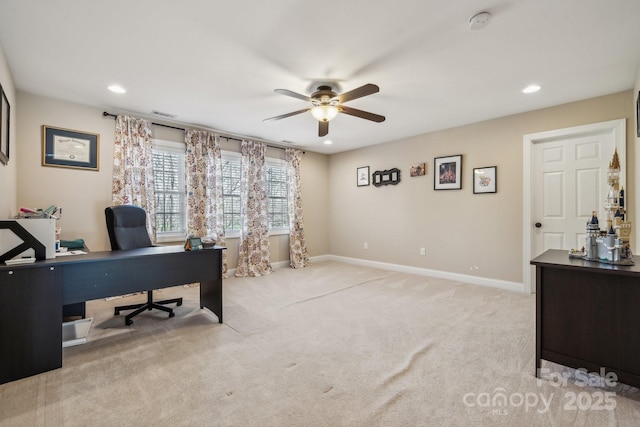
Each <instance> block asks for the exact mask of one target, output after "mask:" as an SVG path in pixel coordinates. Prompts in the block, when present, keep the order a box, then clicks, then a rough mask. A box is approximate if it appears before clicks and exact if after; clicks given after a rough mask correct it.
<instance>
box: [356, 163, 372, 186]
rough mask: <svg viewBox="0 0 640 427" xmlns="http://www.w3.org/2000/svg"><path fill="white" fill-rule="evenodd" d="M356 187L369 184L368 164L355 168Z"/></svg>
mask: <svg viewBox="0 0 640 427" xmlns="http://www.w3.org/2000/svg"><path fill="white" fill-rule="evenodd" d="M356 176H357V182H358V187H364V186H367V185H369V166H362V167H359V168H358V169H356Z"/></svg>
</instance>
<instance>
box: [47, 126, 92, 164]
mask: <svg viewBox="0 0 640 427" xmlns="http://www.w3.org/2000/svg"><path fill="white" fill-rule="evenodd" d="M99 145H100V135H99V134H97V133H87V132H80V131H77V130H71V129H60V128H54V127H51V126H42V165H43V166H56V167H61V168H74V169H87V170H94V171H97V170H98V168H99V164H98V161H99V159H98V152H99V151H98V150H99Z"/></svg>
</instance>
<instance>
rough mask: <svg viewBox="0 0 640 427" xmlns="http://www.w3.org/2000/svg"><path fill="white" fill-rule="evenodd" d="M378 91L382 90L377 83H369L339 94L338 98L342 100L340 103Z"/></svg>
mask: <svg viewBox="0 0 640 427" xmlns="http://www.w3.org/2000/svg"><path fill="white" fill-rule="evenodd" d="M378 92H380V88H379V87H378V86H377V85H374V84H372V83H368V84H366V85H364V86H360V87H359V88H356V89H354V90H351V91H349V92H345V93H343V94H340V95H338V99H339V100H340V103H343V102H347V101H351V100H354V99H357V98H362V97H363V96H367V95H371V94H374V93H378Z"/></svg>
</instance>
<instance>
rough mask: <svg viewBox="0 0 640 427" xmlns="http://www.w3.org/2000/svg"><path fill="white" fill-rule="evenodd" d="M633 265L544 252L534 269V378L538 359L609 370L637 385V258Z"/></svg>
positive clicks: (639, 347) (639, 308)
mask: <svg viewBox="0 0 640 427" xmlns="http://www.w3.org/2000/svg"><path fill="white" fill-rule="evenodd" d="M634 261H635V265H633V266H616V265H609V264H601V263H598V262H593V261H585V260H582V259H571V258H569V255H568V251H560V250H549V251H546V252H545V253H543V254H542V255H540V256H538V257H537V258H535V259H533V260H532V261H531V264H533V265H535V266H536V375H537V376H538V375H539V373H540V361H541V359H545V360H549V361H552V362H556V363H559V364H562V365H565V366H569V367H572V368H576V369H579V368H584V369H587V370H588V371H589V372H597V373H600V372H601V369H602V368H604V369H605V372H615V373H616V375H617V376H618V380H619V381H620V382H622V383H625V384H630V385H633V386H636V387H638V386H640V329H639V326H640V257H634Z"/></svg>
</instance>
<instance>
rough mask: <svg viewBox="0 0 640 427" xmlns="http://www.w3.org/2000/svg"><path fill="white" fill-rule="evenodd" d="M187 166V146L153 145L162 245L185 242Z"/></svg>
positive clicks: (174, 144)
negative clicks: (178, 241)
mask: <svg viewBox="0 0 640 427" xmlns="http://www.w3.org/2000/svg"><path fill="white" fill-rule="evenodd" d="M184 162H185V159H184V144H180V143H177V142H170V141H160V140H154V141H153V176H154V181H155V192H156V233H157V237H158V240H159V241H176V240H183V239H184V237H185V235H186V229H187V226H186V209H187V206H186V189H185V165H184Z"/></svg>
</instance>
